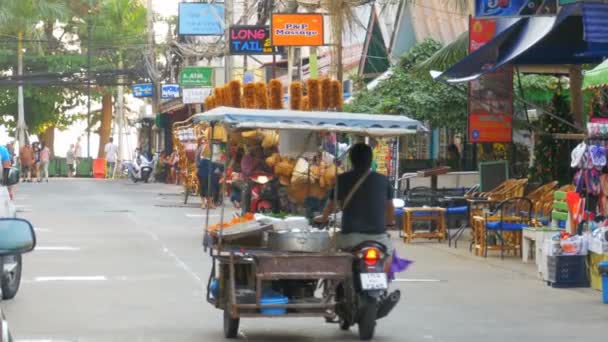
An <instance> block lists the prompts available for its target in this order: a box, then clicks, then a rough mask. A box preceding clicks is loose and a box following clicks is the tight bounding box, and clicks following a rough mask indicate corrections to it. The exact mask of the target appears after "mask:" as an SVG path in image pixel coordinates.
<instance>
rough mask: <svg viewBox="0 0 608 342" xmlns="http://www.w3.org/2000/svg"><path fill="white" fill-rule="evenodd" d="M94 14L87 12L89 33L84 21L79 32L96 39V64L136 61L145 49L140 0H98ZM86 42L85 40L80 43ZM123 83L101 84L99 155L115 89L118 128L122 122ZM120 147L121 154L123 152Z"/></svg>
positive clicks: (106, 138)
mask: <svg viewBox="0 0 608 342" xmlns="http://www.w3.org/2000/svg"><path fill="white" fill-rule="evenodd" d="M90 11H91V13H92V14H93V15H91V16H89V17H88V18H87V19H86V21H90V22H87V23H86V25H92V26H93V28H92V30H91V35H92V36H91V37H87V33H86V30H87V28H85V27H84V26H85V25H83V27H82V28H81V29H82V30H81V31H82V36H83V37H84V38H85V39H89V38H90V39H92V40H93V41H94V42H95V46H94V47H93V48H94V53H95V55H96V57H97V58H96V61H97V63H99V64H103V65H106V66H108V67H111V68H114V69H119V70H120V69H123V68H124V65H132V64H136V63H137V62H138V61H139V60H140V59H141V56H142V49H144V50H145V47H144V44H145V40H146V15H147V11H146V8H145V7H144V6H143V4H142V1H140V0H101V1H98V2H97V5H96V6H94V7H92V8H90ZM83 45H86V44H83ZM123 89H124V88H123V86H121V85H119V86H118V87H117V89H111V88H108V87H105V88H100V89H99V91H100V92H101V95H102V118H101V126H100V128H99V151H98V156H99V158H102V157H103V156H104V146H105V144H106V143H107V142H108V141H109V138H110V135H111V130H112V97H113V96H114V90H116V104H117V109H118V113H117V119H118V128H119V131H120V130H121V128H122V126H123V123H124V115H123V108H124V97H123ZM121 133H122V132H119V149H121V148H122V144H121V140H122V134H121ZM121 152H122V151H120V152H119V153H120V155H121V156H122V153H121Z"/></svg>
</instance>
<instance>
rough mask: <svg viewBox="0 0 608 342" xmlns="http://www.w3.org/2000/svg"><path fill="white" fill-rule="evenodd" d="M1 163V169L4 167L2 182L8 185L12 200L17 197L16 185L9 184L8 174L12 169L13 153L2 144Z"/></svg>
mask: <svg viewBox="0 0 608 342" xmlns="http://www.w3.org/2000/svg"><path fill="white" fill-rule="evenodd" d="M0 163H1V164H0V165H1V167H0V169H2V179H1V183H2V184H4V185H7V188H6V189H7V191H8V196H9V198H10V199H11V200H13V199H14V198H15V186H14V185H8V184H7V182H8V175H9V172H10V170H11V167H12V164H13V160H12V159H11V155H10V152H9V150H8V148H6V147H5V146H2V145H0Z"/></svg>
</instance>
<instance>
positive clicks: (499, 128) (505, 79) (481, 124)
mask: <svg viewBox="0 0 608 342" xmlns="http://www.w3.org/2000/svg"><path fill="white" fill-rule="evenodd" d="M469 32H470V33H469V35H470V36H469V39H470V41H469V51H470V52H474V51H475V50H477V49H479V48H480V47H482V46H483V45H484V44H486V43H487V42H489V41H490V40H492V39H493V38H494V35H495V33H496V21H494V20H493V19H473V18H471V19H470V29H469ZM512 140H513V68H512V67H504V68H502V69H500V70H498V71H497V72H495V73H493V74H487V75H484V76H482V77H480V78H478V79H476V80H475V81H471V82H469V141H470V142H472V143H509V142H511V141H512Z"/></svg>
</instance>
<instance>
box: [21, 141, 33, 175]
mask: <svg viewBox="0 0 608 342" xmlns="http://www.w3.org/2000/svg"><path fill="white" fill-rule="evenodd" d="M19 165H20V166H21V174H22V176H23V180H24V181H26V182H30V183H31V182H32V167H33V166H34V150H33V149H32V145H30V143H29V142H26V143H25V145H23V146H22V147H21V149H20V150H19Z"/></svg>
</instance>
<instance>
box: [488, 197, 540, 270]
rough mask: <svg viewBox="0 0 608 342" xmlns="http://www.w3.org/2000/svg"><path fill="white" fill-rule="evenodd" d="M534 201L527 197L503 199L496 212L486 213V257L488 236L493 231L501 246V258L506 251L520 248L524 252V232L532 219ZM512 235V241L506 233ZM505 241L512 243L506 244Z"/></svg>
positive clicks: (499, 247)
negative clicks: (522, 240)
mask: <svg viewBox="0 0 608 342" xmlns="http://www.w3.org/2000/svg"><path fill="white" fill-rule="evenodd" d="M532 207H533V206H532V201H530V199H528V198H525V197H516V198H510V199H508V200H505V201H502V202H501V203H500V204H499V205H498V206H497V207H496V210H494V212H492V213H490V214H486V217H485V231H484V257H486V258H487V257H488V249H489V246H488V237H489V233H490V232H491V233H492V234H494V235H495V236H496V237H497V238H498V240H500V246H495V247H494V249H496V248H498V249H500V258H501V259H504V251H505V250H506V249H508V250H514V249H517V248H518V249H519V251H520V255H521V252H522V243H521V238H522V232H523V230H524V228H527V227H528V226H529V224H530V222H531V220H532ZM507 233H509V234H511V235H512V238H511V239H510V240H511V241H507V239H508V237H507V236H506V234H507ZM505 242H507V243H510V245H507V246H505Z"/></svg>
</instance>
